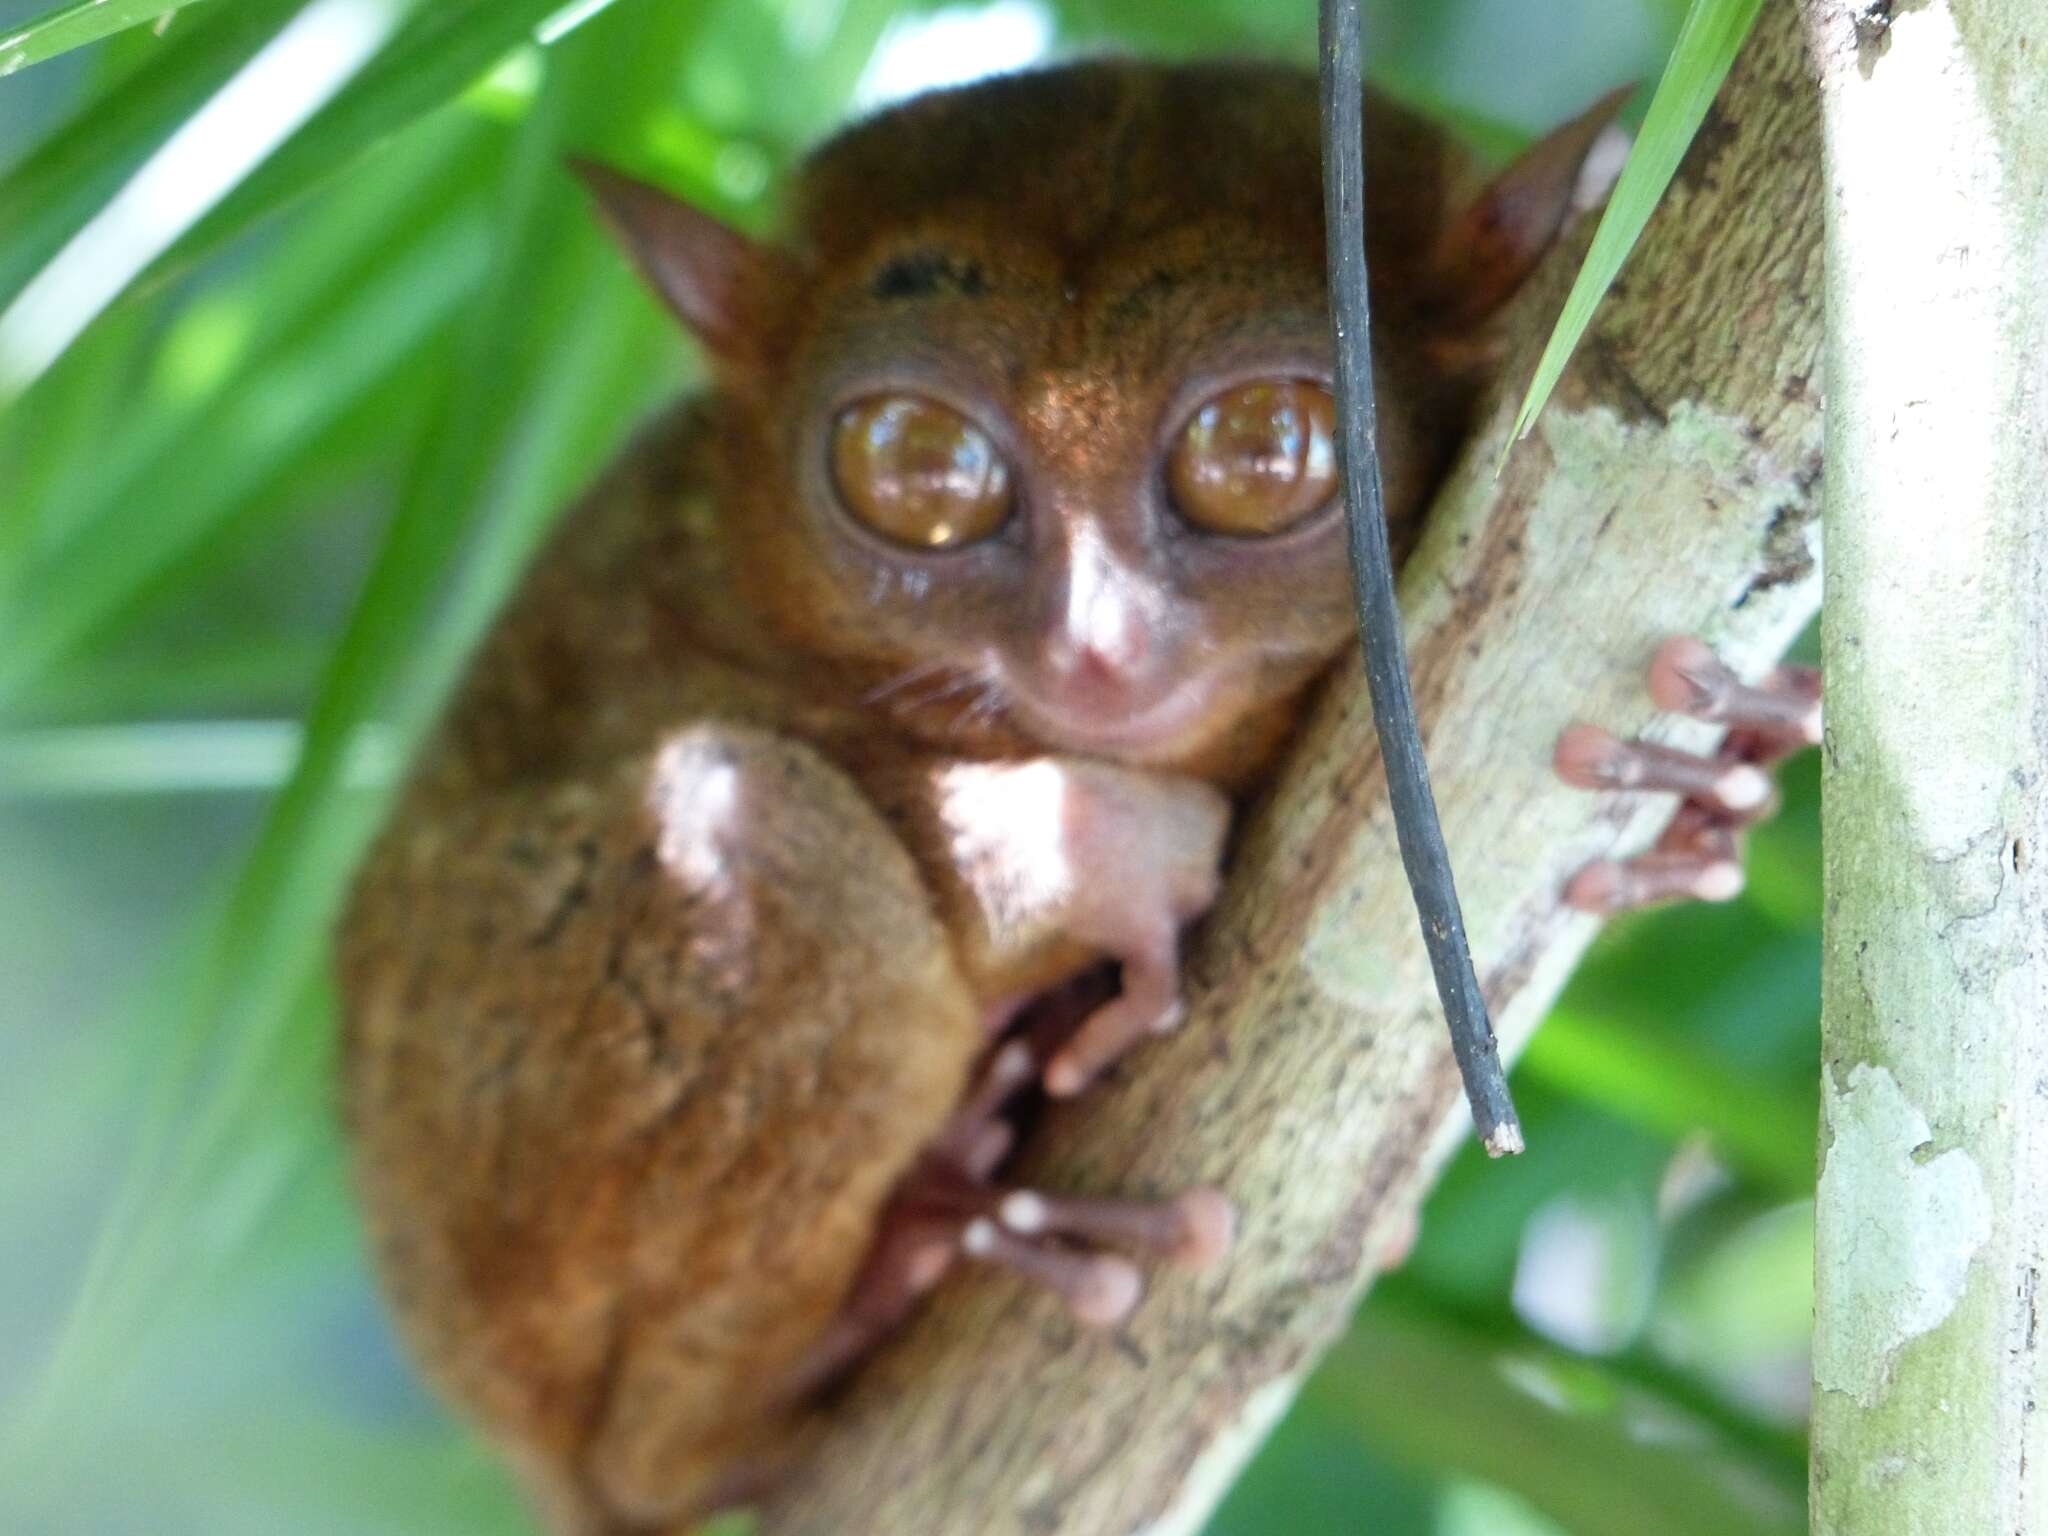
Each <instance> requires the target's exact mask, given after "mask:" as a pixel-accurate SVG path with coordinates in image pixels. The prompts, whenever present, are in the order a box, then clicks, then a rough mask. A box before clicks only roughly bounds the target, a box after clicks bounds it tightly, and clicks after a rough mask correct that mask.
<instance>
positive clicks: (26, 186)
mask: <svg viewBox="0 0 2048 1536" xmlns="http://www.w3.org/2000/svg"><path fill="white" fill-rule="evenodd" d="M299 3H300V0H232V3H230V4H226V5H202V6H200V7H198V8H197V9H196V10H195V11H194V12H193V13H192V15H191V16H190V17H189V18H188V20H187V21H185V22H183V23H181V24H180V25H178V26H175V27H173V28H171V30H170V32H169V33H168V34H167V35H166V36H165V37H164V38H163V39H161V40H160V41H155V42H152V43H151V45H150V48H149V52H148V56H147V58H146V60H145V61H144V62H143V63H141V64H139V65H137V66H136V67H135V69H133V70H132V71H130V72H129V73H128V74H126V75H125V76H123V77H121V78H119V79H118V80H116V81H112V82H109V83H108V85H107V86H106V87H104V88H103V89H102V90H101V91H100V92H99V93H97V94H95V95H94V96H92V97H90V98H89V99H87V100H86V101H85V102H84V103H83V104H82V105H81V106H80V107H79V108H78V110H77V111H75V112H74V113H73V114H72V115H71V117H70V118H69V120H68V121H66V122H64V123H63V124H62V125H61V126H59V127H58V128H57V129H56V130H55V131H54V132H53V133H51V134H50V135H49V136H48V137H46V138H45V139H44V140H43V142H42V143H40V144H38V145H37V146H36V148H35V149H33V150H32V151H30V152H29V154H28V155H27V156H26V157H25V158H24V159H23V160H22V161H21V162H20V163H19V164H18V165H16V166H15V167H14V169H13V170H11V171H10V172H8V173H7V175H6V176H4V177H0V307H4V306H5V305H6V303H7V302H9V301H11V300H12V299H14V298H15V297H16V296H17V295H18V294H19V293H20V292H21V290H22V288H23V287H25V286H26V285H27V283H28V281H29V279H30V278H31V277H33V276H34V275H35V273H36V271H37V270H38V269H39V268H40V267H42V266H43V265H44V263H46V262H48V261H49V260H50V258H51V257H53V256H55V255H56V253H57V251H58V249H59V247H61V246H62V245H63V244H64V242H65V241H66V240H68V239H69V238H70V237H71V236H72V235H73V234H75V233H76V232H77V231H78V230H79V229H80V228H81V227H82V226H83V225H84V224H85V222H86V221H87V219H89V218H90V217H91V216H92V214H93V213H94V212H95V211H97V210H98V209H99V208H100V207H102V206H104V204H105V203H106V201H107V199H108V198H110V197H112V196H113V195H114V193H115V191H116V190H118V189H119V187H120V185H121V183H122V182H123V181H125V180H126V179H127V178H128V176H129V175H130V174H131V173H132V172H133V171H134V170H135V168H136V166H138V165H139V164H141V163H142V160H143V158H144V157H145V156H146V155H147V154H148V153H149V152H150V150H152V149H154V148H155V147H156V146H157V145H158V144H160V143H162V142H163V140H164V139H165V138H167V137H168V136H169V135H170V133H171V132H172V130H173V129H174V128H176V127H177V125H178V124H179V123H181V122H183V121H184V120H185V119H187V118H188V117H190V116H191V115H192V113H193V112H195V111H196V110H198V108H199V107H200V106H201V104H203V103H204V102H205V101H206V100H207V99H208V98H209V97H211V96H213V95H214V94H215V93H216V92H217V91H218V90H219V89H220V87H221V86H222V85H224V84H226V82H227V81H228V79H229V78H230V77H231V76H232V75H233V74H234V72H235V71H236V70H237V69H239V68H240V67H241V66H242V65H243V64H245V63H247V62H248V60H249V58H250V57H251V56H252V55H253V54H254V53H255V52H256V50H257V49H258V48H260V47H261V46H262V45H263V44H264V43H265V42H266V41H268V40H269V38H270V37H271V36H272V35H273V34H274V33H275V32H276V31H277V30H278V28H279V27H281V26H282V25H283V24H284V23H285V21H286V20H287V19H288V18H289V17H290V16H291V14H292V12H293V11H294V10H295V9H296V8H297V7H298V4H299Z"/></svg>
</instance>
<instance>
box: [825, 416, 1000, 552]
mask: <svg viewBox="0 0 2048 1536" xmlns="http://www.w3.org/2000/svg"><path fill="white" fill-rule="evenodd" d="M832 478H833V480H834V481H835V482H836V483H837V485H838V487H839V495H840V499H841V500H843V501H844V502H845V503H846V509H847V510H848V511H849V512H851V513H852V514H853V515H854V516H855V517H857V518H859V519H860V521H861V522H863V523H865V524H866V525H867V526H868V527H869V528H872V529H873V530H874V531H875V532H876V533H879V534H881V535H882V536H883V537H884V538H886V539H889V540H892V541H893V542H895V543H898V544H908V545H910V546H912V547H913V548H917V549H951V548H954V547H955V546H957V545H961V544H970V543H972V542H974V541H975V540H976V539H985V538H987V537H988V536H989V535H990V534H992V533H994V532H995V531H996V530H997V529H998V528H1000V527H1002V525H1003V523H1004V522H1005V521H1006V520H1007V519H1008V518H1009V515H1010V470H1009V466H1008V465H1006V464H1005V463H1004V462H1003V458H1002V455H1001V454H1000V453H998V452H997V451H996V445H995V444H994V443H992V442H991V441H989V436H988V434H987V433H986V432H984V431H982V430H981V428H979V427H977V426H976V425H975V424H974V423H973V422H971V421H969V420H968V419H967V418H966V417H965V416H962V415H961V414H960V413H959V412H958V411H956V410H954V409H952V408H951V407H950V406H944V405H941V404H939V403H938V401H936V400H927V399H925V398H924V397H922V396H920V395H877V396H876V397H875V398H873V399H871V400H862V401H860V402H859V403H858V404H855V405H850V406H848V407H847V408H846V409H845V410H843V411H841V412H840V413H839V419H838V420H837V421H835V422H834V423H833V424H832Z"/></svg>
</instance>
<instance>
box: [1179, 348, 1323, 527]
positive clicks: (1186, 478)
mask: <svg viewBox="0 0 2048 1536" xmlns="http://www.w3.org/2000/svg"><path fill="white" fill-rule="evenodd" d="M1336 422H1337V407H1336V405H1335V403H1334V402H1333V401H1332V400H1331V399H1330V393H1329V391H1328V390H1326V389H1324V388H1323V387H1322V386H1321V385H1319V384H1311V383H1310V382H1309V381H1308V380H1306V379H1261V380H1259V381H1258V382H1257V383H1254V384H1239V385H1236V386H1234V387H1233V388H1230V389H1226V390H1224V391H1223V393H1221V394H1220V395H1217V396H1215V397H1214V398H1213V399H1211V400H1210V401H1209V402H1208V403H1207V404H1206V405H1204V406H1203V407H1202V408H1201V409H1200V410H1198V411H1196V412H1195V414H1194V417H1193V419H1192V420H1190V421H1189V422H1188V424H1187V426H1185V427H1184V428H1182V429H1181V434H1180V440H1179V441H1178V442H1176V443H1175V444H1174V445H1173V452H1172V454H1171V455H1170V456H1169V457H1168V459H1167V463H1166V481H1167V488H1168V489H1169V490H1170V491H1171V492H1172V493H1173V502H1174V506H1175V507H1176V508H1177V509H1178V510H1179V512H1180V515H1181V516H1182V517H1184V518H1186V519H1187V520H1188V521H1189V522H1191V523H1193V524H1194V525H1195V526H1196V527H1198V528H1203V529H1206V530H1208V531H1209V532H1211V533H1226V534H1232V535H1235V536H1237V537H1239V538H1256V537H1258V536H1259V535H1261V534H1268V533H1279V532H1281V531H1283V530H1284V529H1287V528H1291V527H1293V526H1294V525H1295V524H1296V523H1298V522H1300V521H1301V520H1302V519H1303V518H1305V517H1307V516H1308V515H1309V514H1310V513H1312V512H1314V511H1316V510H1317V509H1318V508H1320V507H1322V506H1324V505H1325V504H1326V503H1328V501H1329V500H1330V498H1331V497H1332V496H1333V495H1334V494H1336V490H1337V450H1336V445H1335V444H1334V442H1333V441H1332V440H1331V434H1332V433H1333V432H1334V431H1335V430H1336Z"/></svg>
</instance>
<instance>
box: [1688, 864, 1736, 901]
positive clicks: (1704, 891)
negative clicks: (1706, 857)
mask: <svg viewBox="0 0 2048 1536" xmlns="http://www.w3.org/2000/svg"><path fill="white" fill-rule="evenodd" d="M1692 893H1693V895H1695V896H1697V897H1698V898H1699V899H1700V900H1701V901H1733V900H1734V899H1735V898H1736V897H1737V896H1740V895H1741V894H1742V866H1741V865H1740V864H1736V863H1733V862H1729V861H1726V860H1724V861H1722V862H1720V863H1715V864H1709V865H1708V866H1707V867H1706V868H1705V869H1703V870H1701V871H1700V873H1699V878H1698V879H1697V880H1695V881H1693V883H1692Z"/></svg>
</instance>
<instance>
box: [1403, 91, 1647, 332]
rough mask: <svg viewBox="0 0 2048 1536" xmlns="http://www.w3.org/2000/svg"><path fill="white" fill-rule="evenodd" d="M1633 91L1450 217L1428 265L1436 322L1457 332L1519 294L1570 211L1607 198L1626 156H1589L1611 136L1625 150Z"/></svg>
mask: <svg viewBox="0 0 2048 1536" xmlns="http://www.w3.org/2000/svg"><path fill="white" fill-rule="evenodd" d="M1634 90H1635V87H1633V86H1623V87H1621V88H1620V89H1619V90H1616V91H1610V92H1609V93H1608V94H1607V95H1605V96H1603V97H1601V98H1600V99H1599V100H1598V101H1596V102H1595V103H1593V105H1592V106H1591V107H1589V108H1588V109H1587V110H1586V111H1584V112H1582V113H1580V114H1579V116H1577V117H1575V118H1573V119H1572V120H1571V121H1570V122H1568V123H1566V124H1565V125H1564V126H1563V127H1562V128H1559V129H1557V130H1556V131H1554V132H1553V133H1551V134H1550V135H1549V136H1548V137H1547V138H1544V139H1542V140H1541V141H1539V142H1538V143H1536V144H1535V145H1533V146H1531V147H1530V148H1529V149H1528V150H1526V151H1524V153H1523V154H1522V156H1521V158H1520V159H1518V160H1516V161H1515V163H1514V164H1513V165H1510V166H1509V167H1508V168H1507V169H1506V170H1505V171H1503V172H1501V174H1500V176H1499V177H1498V178H1497V179H1496V180H1495V181H1494V182H1493V184H1492V185H1491V186H1489V187H1487V189H1486V190H1485V191H1484V192H1482V193H1480V194H1479V198H1478V200H1477V201H1476V202H1474V203H1473V204H1472V206H1471V207H1469V208H1467V209H1466V210H1465V211H1464V212H1463V213H1462V214H1459V215H1457V216H1456V217H1454V218H1453V219H1452V220H1451V222H1450V224H1449V225H1448V226H1446V228H1445V229H1444V232H1443V234H1442V235H1441V236H1440V237H1439V238H1438V240H1437V243H1436V248H1435V250H1434V251H1433V252H1432V253H1431V254H1430V257H1429V260H1428V262H1427V264H1426V269H1427V275H1426V277H1425V279H1424V294H1425V300H1424V302H1425V304H1426V306H1427V311H1428V314H1429V316H1430V319H1431V321H1432V323H1433V324H1435V325H1436V326H1437V327H1439V328H1440V329H1441V330H1442V331H1445V332H1449V333H1453V334H1456V333H1459V332H1466V331H1471V330H1475V329H1477V328H1478V327H1479V326H1480V325H1481V324H1482V323H1483V322H1484V321H1485V320H1486V319H1487V318H1488V317H1490V316H1491V315H1493V314H1494V313H1495V312H1496V311H1497V310H1498V309H1499V308H1500V307H1501V306H1502V305H1503V304H1505V303H1507V301H1508V300H1509V299H1511V298H1513V297H1514V296H1515V293H1516V291H1517V290H1518V289H1519V288H1520V287H1521V286H1522V284H1523V282H1524V281H1525V280H1526V279H1527V278H1528V276H1529V274H1530V273H1531V272H1533V271H1534V270H1535V269H1536V263H1537V262H1539V261H1540V260H1542V259H1543V256H1544V254H1545V253H1546V252H1548V251H1549V249H1550V247H1551V246H1552V245H1554V244H1555V243H1556V241H1557V237H1558V235H1559V234H1560V233H1562V232H1563V230H1564V227H1565V224H1566V222H1567V220H1568V219H1569V217H1570V215H1571V214H1572V213H1573V212H1575V211H1576V210H1578V209H1580V208H1584V207H1587V206H1590V205H1591V204H1593V203H1596V202H1598V201H1599V200H1600V199H1601V198H1603V197H1605V196H1606V194H1607V191H1608V189H1609V187H1611V186H1612V184H1613V180H1614V176H1615V175H1616V174H1617V173H1618V172H1619V170H1620V159H1619V157H1617V158H1616V159H1615V160H1614V163H1613V166H1612V167H1611V168H1605V167H1603V166H1600V165H1594V164H1591V163H1590V162H1592V161H1593V160H1594V159H1595V158H1596V157H1595V155H1594V151H1595V150H1596V149H1597V148H1602V147H1603V136H1605V135H1608V134H1610V133H1611V134H1613V135H1614V136H1615V138H1616V139H1617V140H1618V141H1619V144H1620V146H1621V147H1624V148H1625V146H1626V142H1627V141H1626V139H1625V138H1622V137H1621V130H1620V129H1618V128H1614V127H1613V123H1614V117H1615V114H1616V113H1617V112H1619V111H1620V110H1621V107H1622V104H1623V103H1624V102H1626V101H1627V100H1628V98H1629V97H1630V96H1631V95H1632V94H1634ZM1600 158H1602V159H1604V158H1605V157H1604V156H1603V157H1600ZM1602 171H1604V175H1602V176H1600V177H1598V178H1597V179H1596V184H1595V185H1593V186H1590V187H1586V188H1582V187H1581V185H1580V184H1581V181H1582V180H1586V179H1589V173H1594V172H1602Z"/></svg>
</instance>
